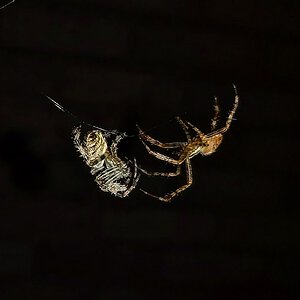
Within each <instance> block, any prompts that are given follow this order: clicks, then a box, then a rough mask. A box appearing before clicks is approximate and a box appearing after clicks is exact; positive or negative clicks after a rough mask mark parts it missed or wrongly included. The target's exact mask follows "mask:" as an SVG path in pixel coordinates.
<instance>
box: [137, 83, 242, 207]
mask: <svg viewBox="0 0 300 300" xmlns="http://www.w3.org/2000/svg"><path fill="white" fill-rule="evenodd" d="M233 88H234V91H235V99H234V104H233V108H232V109H231V111H230V113H229V115H228V118H227V120H226V123H225V126H224V127H222V128H220V129H216V127H217V124H218V119H219V114H220V108H219V105H218V100H217V97H215V98H214V100H215V104H214V117H213V118H212V120H211V132H209V133H208V134H204V133H203V132H202V131H201V130H199V129H198V128H197V127H195V126H194V125H193V124H191V123H190V122H188V121H183V120H182V119H181V118H179V117H176V120H177V122H178V123H179V125H180V126H181V127H182V129H183V131H184V133H185V135H186V138H187V142H171V143H162V142H160V141H158V140H156V139H154V138H152V137H151V136H149V135H147V134H146V133H145V132H144V131H143V130H142V129H141V128H140V127H139V126H138V125H137V129H138V131H139V138H140V140H141V141H142V143H143V144H144V146H145V148H146V150H147V151H148V153H149V154H150V155H152V156H154V157H156V158H157V159H159V160H162V161H165V162H168V163H170V164H172V165H175V166H176V171H175V172H168V173H163V172H149V171H147V170H145V169H142V168H139V169H140V170H141V171H142V172H143V173H145V174H146V175H149V176H165V177H173V176H178V175H180V173H181V165H182V164H183V163H184V164H185V168H186V176H187V182H186V183H185V184H184V185H182V186H180V187H179V188H177V189H176V190H175V191H173V192H170V193H168V194H166V195H164V196H156V195H153V194H151V193H149V192H147V191H145V190H143V189H140V190H141V191H142V192H143V193H145V194H146V195H149V196H151V197H154V198H157V199H159V200H161V201H165V202H170V201H171V200H172V199H173V198H174V197H175V196H177V195H178V194H179V193H181V192H182V191H184V190H185V189H187V188H188V187H189V186H191V184H192V182H193V177H192V165H191V158H193V157H194V156H196V155H197V154H201V155H203V156H207V155H210V154H212V153H214V152H215V151H216V150H217V148H218V147H219V146H220V144H221V142H222V139H223V135H224V133H225V132H226V131H227V130H228V129H229V128H230V125H231V122H232V120H233V116H234V114H235V112H236V110H237V107H238V103H239V96H238V94H237V89H236V86H235V85H234V84H233ZM190 130H192V131H193V132H194V133H195V134H196V135H195V136H194V137H191V134H190ZM146 142H148V143H149V144H152V145H154V146H157V147H159V148H162V149H173V148H174V149H177V151H176V154H177V158H172V157H169V156H166V155H164V154H161V153H159V152H157V151H153V150H152V149H151V148H150V147H149V146H148V145H147V144H146Z"/></svg>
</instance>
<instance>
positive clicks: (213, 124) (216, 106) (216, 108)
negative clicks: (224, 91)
mask: <svg viewBox="0 0 300 300" xmlns="http://www.w3.org/2000/svg"><path fill="white" fill-rule="evenodd" d="M214 100H215V101H214V112H215V113H214V117H213V118H212V119H211V126H210V128H211V131H213V130H215V129H216V127H217V124H218V121H219V116H220V107H219V104H218V98H217V97H214Z"/></svg>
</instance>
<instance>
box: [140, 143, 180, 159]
mask: <svg viewBox="0 0 300 300" xmlns="http://www.w3.org/2000/svg"><path fill="white" fill-rule="evenodd" d="M141 141H142V143H143V144H144V146H145V148H146V150H147V151H148V153H149V154H150V155H153V156H154V157H156V158H157V159H160V160H162V161H166V162H168V163H170V164H173V165H180V164H182V162H183V161H184V159H185V158H179V159H178V160H177V159H174V158H172V157H169V156H166V155H164V154H161V153H159V152H156V151H153V150H151V149H150V147H149V146H148V145H147V144H146V143H145V142H144V141H143V140H141Z"/></svg>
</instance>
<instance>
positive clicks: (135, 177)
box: [121, 158, 141, 197]
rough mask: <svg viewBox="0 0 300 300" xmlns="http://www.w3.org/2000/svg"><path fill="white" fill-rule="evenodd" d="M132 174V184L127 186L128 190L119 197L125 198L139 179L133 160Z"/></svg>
mask: <svg viewBox="0 0 300 300" xmlns="http://www.w3.org/2000/svg"><path fill="white" fill-rule="evenodd" d="M133 160H134V173H133V176H132V183H131V185H130V186H129V188H128V189H127V190H126V191H125V192H124V193H123V194H122V196H121V197H126V196H127V195H128V194H129V193H130V192H131V191H132V190H133V189H134V188H135V187H136V185H137V182H138V181H139V179H140V176H141V174H138V171H137V170H138V166H137V164H136V159H135V158H134V159H133Z"/></svg>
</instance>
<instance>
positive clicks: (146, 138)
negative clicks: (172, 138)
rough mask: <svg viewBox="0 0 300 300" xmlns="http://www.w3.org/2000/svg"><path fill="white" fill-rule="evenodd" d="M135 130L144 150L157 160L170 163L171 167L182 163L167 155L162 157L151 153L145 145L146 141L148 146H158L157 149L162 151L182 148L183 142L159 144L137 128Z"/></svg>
mask: <svg viewBox="0 0 300 300" xmlns="http://www.w3.org/2000/svg"><path fill="white" fill-rule="evenodd" d="M137 128H138V130H139V138H140V140H141V142H142V143H143V145H144V146H145V148H146V150H147V151H148V153H149V154H151V155H153V156H154V157H156V158H157V159H160V160H162V161H166V162H169V163H171V164H173V165H180V164H182V162H183V161H184V159H179V160H177V159H174V158H172V157H169V156H167V155H164V154H161V153H159V152H156V151H153V150H151V149H150V147H149V146H148V145H147V144H146V141H147V142H149V143H150V144H153V145H155V146H158V147H160V148H164V149H171V148H180V147H184V146H185V145H186V143H185V142H173V143H162V142H160V141H158V140H155V139H154V138H152V137H151V136H149V135H147V134H145V133H144V132H143V131H142V130H141V129H140V128H139V127H138V126H137Z"/></svg>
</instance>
